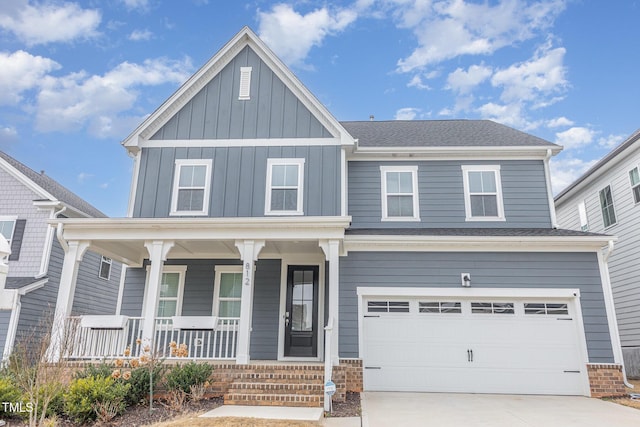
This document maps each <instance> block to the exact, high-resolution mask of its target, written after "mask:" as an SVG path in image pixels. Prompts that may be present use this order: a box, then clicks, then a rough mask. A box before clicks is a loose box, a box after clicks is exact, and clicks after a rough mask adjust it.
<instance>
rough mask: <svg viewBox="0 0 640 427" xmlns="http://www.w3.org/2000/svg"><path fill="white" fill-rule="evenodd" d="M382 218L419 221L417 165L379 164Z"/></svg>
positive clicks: (384, 219)
mask: <svg viewBox="0 0 640 427" xmlns="http://www.w3.org/2000/svg"><path fill="white" fill-rule="evenodd" d="M380 175H381V179H382V182H381V184H382V187H381V188H382V220H383V221H420V208H419V206H420V204H419V202H418V167H417V166H380Z"/></svg>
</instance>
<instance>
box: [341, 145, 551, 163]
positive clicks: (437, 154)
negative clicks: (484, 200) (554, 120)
mask: <svg viewBox="0 0 640 427" xmlns="http://www.w3.org/2000/svg"><path fill="white" fill-rule="evenodd" d="M548 150H551V151H552V153H553V154H557V153H559V152H560V149H559V148H558V147H555V146H546V145H545V146H540V147H530V146H516V147H358V148H357V149H356V150H354V151H353V152H351V153H349V154H348V157H347V159H348V160H349V161H358V160H363V161H366V160H405V161H406V160H413V161H415V160H460V159H462V160H485V159H487V160H512V159H518V160H544V159H545V157H546V156H547V151H548Z"/></svg>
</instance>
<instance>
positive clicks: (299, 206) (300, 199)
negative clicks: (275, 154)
mask: <svg viewBox="0 0 640 427" xmlns="http://www.w3.org/2000/svg"><path fill="white" fill-rule="evenodd" d="M304 164H305V159H304V158H295V159H277V158H269V159H267V179H266V186H265V187H266V188H265V197H264V200H265V202H264V214H265V215H304V212H303V205H304V173H305V170H304ZM292 165H293V166H297V167H298V182H297V188H296V191H297V193H296V194H297V200H296V209H295V210H288V211H286V210H272V209H271V194H272V192H273V190H274V187H273V185H272V182H271V179H272V176H273V167H274V166H292ZM276 188H284V189H288V190H292V189H293V187H288V186H280V187H276Z"/></svg>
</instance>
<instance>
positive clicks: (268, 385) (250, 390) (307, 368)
mask: <svg viewBox="0 0 640 427" xmlns="http://www.w3.org/2000/svg"><path fill="white" fill-rule="evenodd" d="M214 376H216V378H215V379H214V381H216V382H218V383H220V384H221V383H223V382H226V383H227V384H228V386H227V387H226V389H225V390H224V391H223V393H224V394H223V395H224V403H225V405H245V406H297V407H322V405H323V397H324V366H322V365H298V364H290V365H266V364H265V365H263V364H252V365H226V366H224V367H220V368H218V369H215V370H214Z"/></svg>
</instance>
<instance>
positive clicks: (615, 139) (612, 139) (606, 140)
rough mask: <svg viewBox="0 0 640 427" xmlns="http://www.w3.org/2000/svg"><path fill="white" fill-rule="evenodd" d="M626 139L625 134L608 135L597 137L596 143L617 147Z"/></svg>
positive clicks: (607, 146)
mask: <svg viewBox="0 0 640 427" xmlns="http://www.w3.org/2000/svg"><path fill="white" fill-rule="evenodd" d="M625 139H626V135H609V136H605V137H602V138H599V139H598V145H599V146H601V147H605V148H614V147H617V146H618V144H620V143H621V142H622V141H624V140H625Z"/></svg>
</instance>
